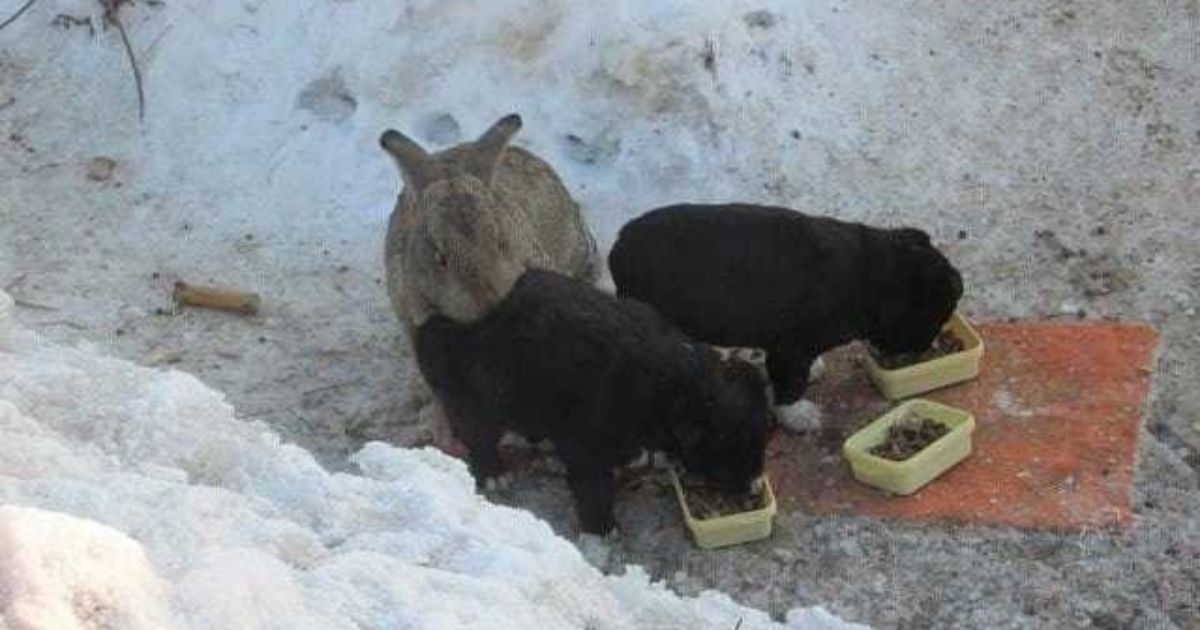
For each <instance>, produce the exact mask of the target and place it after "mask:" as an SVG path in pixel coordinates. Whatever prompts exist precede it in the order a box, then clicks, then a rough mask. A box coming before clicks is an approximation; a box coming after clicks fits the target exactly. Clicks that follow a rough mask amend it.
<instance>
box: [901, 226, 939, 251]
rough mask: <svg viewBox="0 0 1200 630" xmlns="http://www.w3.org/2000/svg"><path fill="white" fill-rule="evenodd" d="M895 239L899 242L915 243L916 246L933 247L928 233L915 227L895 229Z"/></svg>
mask: <svg viewBox="0 0 1200 630" xmlns="http://www.w3.org/2000/svg"><path fill="white" fill-rule="evenodd" d="M895 234H896V237H897V239H898V240H899V241H900V242H901V243H905V244H908V245H915V246H917V247H933V242H932V241H931V240H930V239H929V233H928V232H926V231H925V230H919V229H917V228H900V229H898V230H896V231H895Z"/></svg>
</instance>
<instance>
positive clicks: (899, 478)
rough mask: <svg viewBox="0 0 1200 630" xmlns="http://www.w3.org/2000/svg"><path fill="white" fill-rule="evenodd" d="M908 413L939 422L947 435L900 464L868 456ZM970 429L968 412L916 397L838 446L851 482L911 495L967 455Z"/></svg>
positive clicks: (970, 423) (969, 448)
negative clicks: (943, 426)
mask: <svg viewBox="0 0 1200 630" xmlns="http://www.w3.org/2000/svg"><path fill="white" fill-rule="evenodd" d="M910 411H911V412H912V413H913V414H915V415H918V416H921V417H925V418H932V419H933V420H936V421H938V422H941V423H942V424H944V425H946V426H947V427H949V428H950V432H949V433H947V434H946V435H943V436H942V437H940V438H938V439H937V440H936V441H935V442H933V443H932V444H929V445H928V446H926V447H925V448H924V449H922V450H921V451H920V452H918V453H917V454H915V455H913V456H912V457H910V458H908V459H906V460H903V461H899V462H897V461H892V460H890V459H885V458H883V457H878V456H876V455H872V454H871V452H870V451H871V449H872V448H873V447H875V446H876V445H878V444H881V443H882V442H883V441H884V439H886V437H887V431H888V428H889V427H891V426H892V425H893V424H895V423H896V422H898V421H899V420H900V419H901V418H903V417H904V415H905V414H907V413H908V412H910ZM974 430H975V417H974V416H973V415H971V414H970V413H969V412H967V411H963V410H962V409H956V408H954V407H950V406H948V405H943V404H941V403H936V402H933V401H932V400H925V399H922V398H916V399H913V400H910V401H907V402H904V403H901V404H900V405H898V406H896V408H894V409H892V410H891V411H889V412H887V413H886V414H884V415H882V416H880V417H879V419H877V420H875V421H874V422H872V423H871V424H868V425H867V426H865V427H863V428H862V429H861V430H860V431H859V432H858V433H855V434H854V435H852V436H850V437H849V438H848V439H847V440H846V443H845V444H843V445H842V454H843V455H844V456H845V457H846V459H847V460H849V462H850V469H851V470H852V471H853V472H854V478H855V479H858V480H859V481H861V482H863V483H866V484H869V485H872V486H875V487H876V488H880V489H882V490H887V491H888V492H891V493H893V494H901V495H905V494H912V493H914V492H916V491H917V490H919V489H920V488H921V487H923V486H924V485H925V484H927V483H929V482H930V481H933V480H934V479H936V478H937V477H938V476H939V475H941V474H942V473H944V472H946V471H947V470H949V469H950V468H951V467H952V466H954V465H955V464H957V463H958V462H960V461H962V460H963V459H965V458H966V457H967V455H970V454H971V433H972V432H973V431H974Z"/></svg>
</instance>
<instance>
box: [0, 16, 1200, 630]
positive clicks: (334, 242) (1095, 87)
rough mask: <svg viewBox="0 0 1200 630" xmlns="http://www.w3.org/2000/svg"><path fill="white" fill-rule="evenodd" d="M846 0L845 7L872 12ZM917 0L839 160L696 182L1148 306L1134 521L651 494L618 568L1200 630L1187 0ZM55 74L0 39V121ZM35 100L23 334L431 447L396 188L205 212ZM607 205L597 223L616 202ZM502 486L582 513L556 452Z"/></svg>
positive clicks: (908, 620)
mask: <svg viewBox="0 0 1200 630" xmlns="http://www.w3.org/2000/svg"><path fill="white" fill-rule="evenodd" d="M862 4H863V3H857V5H859V6H855V4H854V3H851V4H848V5H845V6H846V7H849V8H848V9H847V10H856V11H860V12H862V11H868V12H869V10H870V7H865V8H864V7H863V6H861V5H862ZM910 4H911V6H909V7H908V9H910V10H911V12H912V15H913V16H914V17H912V18H911V20H909V21H908V22H905V24H906V25H907V26H906V27H911V28H914V29H917V30H914V32H912V33H910V34H907V35H901V36H898V37H897V38H895V41H899V42H901V43H904V42H907V43H908V44H909V47H910V48H911V49H912V50H916V51H918V52H922V55H920V56H919V57H920V58H922V59H925V61H924V62H921V63H915V62H913V61H912V58H913V56H912V50H908V51H907V53H906V54H907V55H908V56H907V57H905V59H906V60H907V61H906V63H903V64H898V66H899V67H897V68H891V69H889V68H888V67H887V66H888V64H889V62H890V59H891V57H890V56H889V55H891V54H893V53H896V50H895V49H887V48H886V47H884V50H883V52H882V53H881V54H875V53H872V54H870V55H867V56H865V57H864V60H863V63H864V64H866V65H867V66H872V67H873V66H879V67H880V68H877V70H879V72H882V73H883V75H884V76H885V77H886V78H885V80H884V82H885V84H886V89H887V90H888V95H889V97H888V99H887V100H886V102H884V103H882V104H878V103H876V104H875V105H873V106H872V107H869V108H866V109H864V110H863V112H862V115H861V116H860V117H859V118H857V119H856V120H855V122H854V124H855V125H859V126H861V127H863V128H864V129H866V130H867V132H866V133H865V135H863V136H861V137H859V138H858V139H857V140H856V141H855V143H853V144H839V143H838V142H835V141H834V140H830V141H829V142H823V139H822V138H821V137H820V135H819V134H818V137H816V138H815V139H810V138H808V137H807V136H804V139H803V140H800V139H798V140H797V142H802V143H808V144H807V145H806V147H807V148H805V149H804V151H806V152H807V153H806V154H805V155H816V156H818V158H819V159H823V160H824V162H822V163H823V164H824V166H822V167H821V169H825V170H821V169H816V172H817V173H818V174H821V173H826V174H829V173H832V175H830V176H829V177H817V176H812V177H811V178H807V179H806V178H805V177H804V171H802V170H801V171H797V170H796V168H798V167H797V165H796V164H790V165H789V167H788V168H789V169H791V170H786V171H785V170H780V169H779V168H775V169H772V168H771V165H769V164H768V165H766V166H765V167H764V165H763V164H747V165H743V166H744V170H738V169H737V168H735V167H730V168H731V170H729V171H728V172H715V171H714V172H710V173H708V174H707V176H709V177H712V178H721V177H744V178H752V179H753V182H752V185H753V187H754V188H755V189H756V190H758V189H759V188H761V191H760V193H761V194H758V195H756V196H755V200H758V201H771V202H780V203H786V204H789V205H794V206H799V207H805V208H808V209H810V210H812V211H817V212H827V213H829V214H833V215H836V216H841V217H845V218H850V219H855V220H865V221H871V222H876V223H881V224H896V223H906V224H913V225H919V226H921V227H924V228H926V229H928V230H929V231H930V232H931V233H933V235H934V238H935V240H936V241H938V242H939V243H941V244H942V245H943V247H944V249H945V251H946V252H947V254H948V255H949V256H950V257H951V259H952V260H954V261H955V262H956V263H957V264H958V265H959V266H960V267H961V268H962V269H963V271H964V275H965V277H966V280H967V285H968V295H967V296H966V298H965V302H964V306H965V308H966V311H967V312H968V313H969V314H970V315H971V316H972V317H973V318H975V319H979V320H988V319H1005V318H1024V319H1043V318H1069V319H1074V318H1088V319H1119V320H1137V321H1148V322H1151V323H1152V324H1153V325H1155V326H1156V327H1157V328H1158V330H1159V331H1160V333H1161V335H1162V338H1163V342H1162V345H1161V348H1160V351H1159V357H1158V360H1157V366H1156V370H1155V374H1154V383H1153V392H1152V399H1151V401H1150V404H1149V407H1148V409H1147V415H1146V421H1145V429H1144V430H1143V432H1142V435H1141V442H1140V446H1139V465H1138V471H1137V476H1136V482H1135V506H1136V511H1137V513H1138V519H1137V522H1136V525H1135V526H1134V527H1133V528H1132V529H1131V530H1130V531H1129V532H1127V533H1124V534H1120V535H1114V534H1110V533H1103V532H1070V533H1045V532H1041V533H1039V532H1024V531H1019V530H1014V529H1008V528H990V527H989V528H985V527H955V528H949V527H940V526H931V525H905V524H898V523H894V522H885V521H874V520H869V519H861V518H840V517H819V518H818V517H811V516H807V515H804V514H787V515H781V517H780V518H779V519H778V520H777V522H776V527H777V531H776V534H775V536H774V537H773V538H772V539H771V540H770V541H768V542H764V543H759V544H752V545H747V546H743V547H739V548H735V549H730V550H725V551H719V552H701V551H697V550H694V549H693V548H692V547H691V545H690V543H689V542H688V540H687V539H686V537H685V532H684V531H683V529H682V526H681V524H680V523H679V521H678V517H677V509H676V507H675V505H674V503H673V498H672V497H671V496H670V495H669V494H666V493H664V492H662V491H661V490H660V489H657V488H656V487H655V486H654V485H653V484H649V485H647V486H646V487H644V488H643V489H641V490H639V491H632V492H628V493H627V494H626V496H624V497H623V500H622V502H621V504H620V511H619V514H618V518H619V520H620V521H621V522H622V523H623V524H624V537H623V539H622V541H621V543H620V546H619V551H620V555H621V558H623V559H624V560H626V561H629V562H635V563H640V564H644V565H646V566H647V567H648V568H649V569H650V570H651V571H652V572H653V573H654V574H655V575H657V576H660V577H665V578H668V579H670V580H671V582H672V584H673V585H674V586H675V587H676V588H677V589H679V590H681V591H684V592H689V591H692V590H695V589H699V588H703V587H716V588H719V589H721V590H724V591H727V592H729V593H730V594H732V595H733V596H734V597H735V598H736V599H738V600H740V601H743V602H745V603H748V604H751V605H755V606H760V607H763V608H764V609H767V610H770V611H772V612H775V613H778V612H781V611H783V610H785V609H787V608H789V607H791V606H794V605H798V604H809V603H822V604H825V605H826V606H827V607H828V608H829V609H830V610H831V611H833V612H835V613H836V614H838V615H840V616H842V617H844V618H846V619H848V620H854V621H861V622H865V623H870V624H874V625H877V626H880V627H913V628H917V627H987V628H1007V627H1014V628H1016V627H1055V628H1061V627H1081V628H1082V627H1100V628H1142V627H1146V628H1172V627H1175V628H1200V487H1198V486H1200V472H1198V471H1200V393H1198V391H1197V389H1196V386H1195V384H1196V383H1197V382H1200V367H1198V365H1197V362H1196V360H1195V357H1196V356H1200V326H1198V323H1200V317H1198V316H1197V310H1198V309H1200V254H1198V253H1197V249H1196V247H1195V242H1194V239H1195V235H1196V234H1198V233H1200V211H1198V208H1197V206H1198V205H1200V114H1198V113H1197V109H1196V107H1197V103H1200V39H1198V38H1197V33H1200V3H1198V2H1196V1H1195V0H1173V1H1168V2H1162V3H1156V4H1154V5H1153V10H1150V8H1149V7H1147V6H1141V5H1140V4H1136V3H1122V2H1117V1H1116V0H1112V1H1107V2H1098V3H1093V4H1077V3H1074V2H1069V1H1060V2H1051V3H1041V2H1033V1H1020V2H1013V3H1005V4H1004V5H1002V6H1001V5H996V6H992V5H988V6H981V7H967V6H965V5H964V6H963V7H959V8H955V9H943V8H938V7H937V6H935V5H933V4H931V3H910ZM835 8H836V6H835ZM926 25H928V28H926V29H925V30H920V29H919V28H918V26H920V27H921V28H924V27H925V26H926ZM847 54H849V53H847ZM697 63H699V62H697ZM718 67H721V66H719V65H718ZM46 68H47V66H46V65H45V64H42V65H41V66H36V67H35V69H38V72H33V71H32V70H31V66H22V59H21V58H19V57H17V56H13V55H10V54H9V53H8V52H5V51H0V111H3V110H2V108H4V107H6V106H4V105H3V103H5V102H6V100H5V99H6V95H8V94H15V95H18V98H20V99H25V98H27V96H26V94H27V93H28V94H29V96H28V98H33V99H37V98H39V94H41V95H42V97H43V98H46V99H49V98H50V96H48V95H52V94H54V93H53V92H49V91H45V90H43V91H41V92H39V91H38V90H39V89H40V88H38V87H37V84H38V82H39V81H50V80H53V79H55V75H53V73H52V72H51V70H48V69H46ZM668 70H670V68H668ZM821 71H822V69H821V68H820V67H818V68H817V70H816V72H817V73H820V72H821ZM47 73H50V74H49V75H48V74H47ZM47 76H49V77H50V78H49V79H48V78H47ZM58 78H59V79H61V77H58ZM47 89H48V88H47ZM127 96H128V95H127V94H124V93H122V94H121V95H120V98H121V99H127ZM688 98H691V93H689V96H688ZM831 98H834V99H835V103H836V98H837V97H835V96H834V95H832V93H831ZM150 101H151V103H150V106H151V107H153V95H152V94H151V97H150ZM845 105H846V107H848V108H849V107H855V106H857V105H858V103H856V102H855V101H854V100H853V99H851V100H849V101H848V102H847V103H845ZM52 109H53V108H47V107H44V106H38V107H33V108H28V107H26V108H23V109H22V108H18V109H17V110H13V111H14V112H15V113H12V115H11V116H9V117H3V116H5V114H0V131H3V135H2V136H0V286H3V287H4V288H5V290H7V291H8V292H9V293H11V294H12V295H13V296H14V297H16V298H18V299H19V300H21V302H20V303H19V308H18V317H19V319H20V320H21V321H22V322H23V323H24V324H26V325H27V326H29V327H31V328H33V329H35V330H37V331H39V332H40V333H42V334H44V335H46V336H48V337H51V338H54V339H56V340H60V341H61V340H66V341H74V340H87V341H91V342H94V343H97V344H100V345H103V346H105V347H106V348H107V349H108V350H109V351H111V352H114V353H116V354H118V355H121V356H124V357H126V358H131V359H134V360H137V361H141V362H145V363H156V364H162V365H169V366H171V367H174V368H176V369H181V370H186V371H188V372H191V373H194V374H196V375H197V376H199V377H200V378H201V379H203V380H204V381H205V382H207V383H209V384H211V385H213V386H215V387H217V388H219V389H222V390H223V391H226V392H227V393H228V395H229V397H230V399H231V401H232V402H233V403H234V404H235V405H236V406H237V407H238V408H239V409H240V410H241V413H242V414H243V415H244V416H246V417H250V418H257V419H262V420H265V421H267V422H269V423H271V424H272V425H273V426H275V427H277V428H278V429H279V430H280V431H281V432H283V433H284V434H285V435H286V436H288V437H290V438H291V439H293V440H295V441H296V442H297V443H299V444H301V445H302V446H304V447H306V448H309V449H311V450H313V451H314V452H316V453H317V454H318V455H319V456H320V457H322V459H323V460H324V461H325V462H326V463H328V464H329V465H330V466H333V467H339V466H342V465H343V463H342V462H343V458H344V457H345V455H346V454H347V453H349V452H351V451H352V450H353V449H355V448H356V447H357V446H358V445H360V444H362V443H363V442H364V441H366V440H371V439H383V440H388V441H392V442H397V443H405V444H411V443H416V442H419V441H422V440H425V439H428V437H429V435H430V426H429V422H428V414H427V413H420V409H419V407H420V405H419V401H415V400H413V399H412V397H410V396H409V395H408V393H407V391H406V388H407V386H408V383H409V377H410V375H411V370H412V366H411V361H410V360H409V358H408V356H407V349H406V346H405V342H404V340H403V339H402V338H401V337H400V335H399V333H398V326H397V325H396V323H395V320H394V317H393V315H392V313H391V311H390V307H389V306H388V304H387V301H386V297H385V294H384V292H383V289H382V286H380V279H381V274H382V269H381V264H380V262H379V252H380V251H381V250H382V240H381V239H382V234H383V223H382V218H381V216H382V213H383V212H386V208H384V209H382V211H381V214H380V216H379V217H377V218H376V219H374V220H371V221H358V222H344V223H337V222H335V221H331V220H328V219H327V217H324V216H322V220H323V222H322V223H321V224H320V226H318V227H315V228H312V229H306V230H295V231H291V230H286V229H285V230H277V229H273V230H269V231H261V230H259V229H258V228H257V227H256V226H255V225H254V224H253V222H250V221H248V222H247V224H246V225H245V226H242V225H238V224H236V223H235V222H230V221H222V222H215V221H211V220H210V217H209V216H207V215H206V214H205V212H206V208H205V207H204V206H199V207H198V206H197V205H196V204H194V203H193V204H178V203H176V202H175V200H174V199H173V198H172V196H171V195H170V194H169V193H167V192H162V191H155V190H145V189H142V188H139V186H138V185H137V183H136V182H137V173H136V172H134V171H131V170H129V169H125V168H124V167H123V166H121V165H120V164H119V165H118V166H117V168H116V169H115V170H114V171H113V172H111V173H106V172H104V169H103V168H100V171H99V172H97V171H96V170H95V169H96V168H97V166H96V165H95V164H93V163H92V162H91V161H89V160H87V159H82V158H78V155H86V152H85V153H80V152H78V151H74V152H68V153H70V154H72V155H75V156H76V157H72V158H69V159H67V158H61V157H60V155H59V153H58V151H57V149H60V148H62V147H61V145H60V146H55V145H54V144H53V143H50V144H49V146H47V144H46V143H43V142H42V140H41V138H42V137H47V138H50V137H58V136H56V135H55V133H56V132H57V131H58V125H59V124H64V123H57V122H54V121H53V116H52V113H53V112H51V110H52ZM914 111H915V112H920V117H919V118H913V117H911V116H910V114H909V112H914ZM709 113H710V114H711V112H709ZM914 116H915V115H914ZM914 119H915V120H916V121H917V122H915V123H914V122H912V120H914ZM691 120H692V119H690V118H687V117H680V118H679V119H677V120H676V122H677V123H678V124H687V123H689V121H691ZM126 122H127V121H126ZM776 122H777V124H778V126H779V127H780V128H781V129H786V128H790V127H791V126H792V125H793V122H794V121H785V120H779V121H776ZM800 127H801V128H802V129H803V128H804V127H803V125H800ZM665 133H671V129H670V126H669V125H668V126H667V128H666V132H665ZM804 133H807V131H805V132H804ZM802 135H803V134H802ZM114 142H115V143H116V145H117V146H115V147H102V148H101V149H100V150H103V151H105V152H106V153H107V154H111V155H119V154H126V153H136V150H137V143H136V142H135V141H134V140H128V139H127V140H117V141H114ZM814 147H815V148H814ZM643 150H645V149H643ZM822 156H823V157H822ZM584 157H585V158H586V157H587V156H584ZM550 159H551V161H552V162H555V164H556V166H559V168H562V169H564V175H565V177H566V179H567V183H568V185H569V186H570V187H571V188H572V190H575V191H580V193H579V194H580V197H581V200H582V201H583V202H584V204H585V206H586V207H587V208H588V210H589V212H590V213H592V218H593V220H596V217H597V216H599V210H597V208H599V207H605V204H606V202H607V200H603V199H599V198H597V197H596V196H595V195H596V194H597V193H596V192H594V191H593V192H583V191H582V189H583V188H584V187H585V185H586V183H587V181H588V180H587V177H588V176H589V175H588V173H589V170H588V169H592V168H596V167H595V165H594V164H589V165H588V166H586V167H584V166H580V165H579V164H574V165H573V164H572V162H571V160H572V159H573V158H571V156H570V155H566V156H562V155H551V156H550ZM584 161H586V160H584ZM805 163H806V164H807V162H805ZM619 165H620V162H619V161H618V162H617V163H616V166H610V167H609V168H618V167H619ZM948 165H949V166H948ZM89 166H90V167H91V168H92V169H93V170H92V176H89ZM693 166H694V165H693ZM951 167H952V168H951ZM681 168H682V167H681ZM814 168H815V167H814ZM789 173H790V176H789ZM693 175H695V174H694V173H693ZM693 181H696V180H693ZM672 191H673V194H681V193H679V190H678V189H672ZM698 196H703V195H701V194H698ZM637 198H638V199H644V198H646V195H644V194H643V195H641V196H640V197H637ZM226 201H227V200H226ZM656 201H658V200H656ZM214 203H216V201H214ZM281 205H283V202H281ZM635 210H636V208H628V209H625V210H623V212H624V213H625V214H629V213H632V212H634V211H635ZM311 218H313V217H310V216H306V217H304V219H305V220H307V219H311ZM600 223H602V224H603V229H598V231H599V232H600V233H599V234H598V236H599V237H600V240H601V242H604V243H608V242H611V238H612V229H613V228H612V225H613V219H611V218H608V219H604V220H603V221H600ZM178 278H183V279H187V280H189V281H198V282H205V281H213V282H217V283H221V282H228V283H234V284H240V285H242V286H250V287H253V288H255V289H258V290H259V291H261V292H262V293H263V294H264V298H265V303H266V307H265V309H264V312H263V313H262V314H261V315H260V316H258V317H255V318H240V317H237V316H229V315H225V314H221V313H211V312H201V311H185V312H183V313H173V312H171V311H170V309H169V300H168V296H169V292H170V287H171V285H172V283H173V282H174V280H176V279H178ZM157 309H167V310H166V311H164V312H163V313H161V314H160V313H157V312H156V311H157ZM496 498H497V499H498V500H500V501H503V502H508V503H514V504H518V505H522V506H526V507H528V508H530V509H532V510H533V511H535V512H537V513H538V514H541V515H543V516H544V517H546V518H547V519H548V520H550V521H551V522H552V523H553V524H554V525H555V527H556V528H558V529H559V530H560V531H562V532H563V533H566V534H570V533H571V531H572V524H571V523H572V520H571V516H570V503H569V501H568V497H567V493H566V489H565V486H564V485H563V484H562V483H561V481H560V480H559V479H558V478H557V477H556V476H555V474H554V473H553V471H552V470H536V471H534V472H532V473H531V474H529V475H528V476H526V477H523V478H520V479H518V482H517V484H516V486H515V487H514V488H513V489H512V490H510V491H509V492H506V493H505V494H503V495H501V496H497V497H496Z"/></svg>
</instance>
